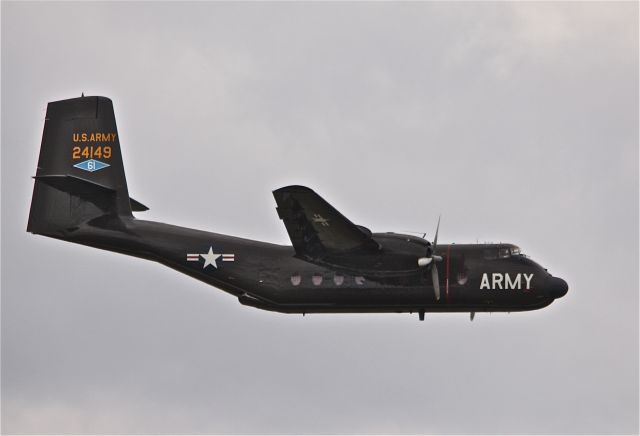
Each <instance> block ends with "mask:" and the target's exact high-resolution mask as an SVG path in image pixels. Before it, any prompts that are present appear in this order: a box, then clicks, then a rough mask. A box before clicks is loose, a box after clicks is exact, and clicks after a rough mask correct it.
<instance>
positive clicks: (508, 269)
mask: <svg viewBox="0 0 640 436" xmlns="http://www.w3.org/2000/svg"><path fill="white" fill-rule="evenodd" d="M273 195H274V197H275V201H276V203H277V208H276V210H277V212H278V216H279V217H280V219H282V221H284V225H285V226H286V228H287V232H288V233H289V236H290V238H291V243H292V244H293V246H282V245H275V244H269V243H266V242H259V241H252V240H248V239H242V238H237V237H233V236H228V235H222V234H217V233H210V232H205V231H201V230H194V229H188V228H184V227H177V226H173V225H168V224H163V223H158V222H151V221H143V220H140V219H136V218H134V216H133V213H132V212H142V211H145V210H147V209H148V208H147V207H146V206H144V205H142V204H141V203H139V202H138V201H136V200H134V199H133V198H131V197H129V192H128V189H127V183H126V180H125V174H124V167H123V164H122V157H121V154H120V138H119V137H118V131H117V129H116V122H115V116H114V111H113V105H112V103H111V100H109V99H108V98H105V97H84V96H83V97H79V98H72V99H69V100H62V101H56V102H51V103H49V105H48V107H47V115H46V120H45V124H44V132H43V137H42V144H41V148H40V158H39V161H38V170H37V173H36V176H35V185H34V189H33V198H32V202H31V211H30V214H29V223H28V226H27V231H28V232H31V233H37V234H41V235H45V236H49V237H53V238H58V239H62V240H65V241H70V242H75V243H78V244H84V245H89V246H92V247H96V248H101V249H104V250H110V251H115V252H117V253H122V254H128V255H131V256H137V257H141V258H144V259H149V260H154V261H157V262H160V263H162V264H163V265H166V266H168V267H170V268H173V269H175V270H177V271H179V272H182V273H184V274H187V275H190V276H191V277H194V278H196V279H198V280H201V281H203V282H205V283H208V284H210V285H212V286H215V287H217V288H219V289H222V290H224V291H226V292H228V293H230V294H232V295H234V296H235V297H237V298H238V300H239V301H240V303H242V304H245V305H248V306H253V307H257V308H260V309H266V310H271V311H277V312H284V313H301V314H306V313H338V312H343V313H344V312H398V313H400V312H409V313H413V312H417V313H418V314H419V318H420V320H423V319H424V314H425V312H469V313H470V314H471V319H473V316H474V314H475V312H499V311H500V312H513V311H524V310H534V309H540V308H542V307H545V306H547V305H549V304H551V303H552V302H553V301H554V300H555V299H556V298H560V297H562V296H563V295H565V294H566V292H567V289H568V287H567V283H566V282H565V281H564V280H562V279H560V278H557V277H553V276H551V275H550V274H549V273H548V272H547V270H546V269H545V268H543V267H541V266H540V265H538V264H537V263H535V262H534V261H533V260H531V259H530V258H529V257H527V256H525V255H524V254H523V253H522V252H521V251H520V249H519V248H518V247H517V246H515V245H512V244H449V245H445V244H438V242H437V241H438V228H439V225H440V222H439V221H438V227H437V228H436V232H435V236H434V239H433V242H429V241H427V240H425V239H423V238H420V237H417V236H411V235H405V234H398V233H372V232H371V231H369V229H367V228H366V227H363V226H360V225H356V224H354V223H352V222H351V221H349V219H347V218H346V217H345V216H344V215H342V214H341V213H340V212H338V211H337V210H336V209H335V208H333V207H332V206H331V205H330V204H329V203H327V202H326V201H325V200H324V199H323V198H322V197H320V196H319V195H318V194H316V193H315V192H314V191H312V190H311V189H309V188H306V187H304V186H285V187H283V188H280V189H277V190H275V191H273Z"/></svg>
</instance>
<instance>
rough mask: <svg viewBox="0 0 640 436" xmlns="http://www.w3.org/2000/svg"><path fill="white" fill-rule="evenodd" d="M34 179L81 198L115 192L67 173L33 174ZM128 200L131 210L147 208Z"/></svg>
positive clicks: (137, 210) (142, 210)
mask: <svg viewBox="0 0 640 436" xmlns="http://www.w3.org/2000/svg"><path fill="white" fill-rule="evenodd" d="M34 179H36V180H38V181H41V182H44V183H46V184H47V185H49V186H52V187H54V188H56V189H57V190H59V191H63V192H67V193H69V194H72V195H75V196H77V197H81V198H82V197H87V199H89V200H90V199H91V195H100V194H103V195H113V194H115V193H116V190H115V189H112V188H109V187H108V186H104V185H101V184H100V183H96V182H92V181H90V180H86V179H83V178H82V177H76V176H71V175H68V174H65V175H46V176H35V177H34ZM129 202H130V203H131V210H132V211H133V212H144V211H147V210H149V208H148V207H147V206H145V205H144V204H142V203H140V202H139V201H137V200H135V199H133V198H129Z"/></svg>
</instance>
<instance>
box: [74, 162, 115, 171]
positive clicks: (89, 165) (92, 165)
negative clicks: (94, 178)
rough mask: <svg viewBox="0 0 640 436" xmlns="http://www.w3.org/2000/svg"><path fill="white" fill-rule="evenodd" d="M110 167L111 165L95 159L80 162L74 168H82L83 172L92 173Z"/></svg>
mask: <svg viewBox="0 0 640 436" xmlns="http://www.w3.org/2000/svg"><path fill="white" fill-rule="evenodd" d="M108 166H109V164H106V163H104V162H100V161H99V160H95V159H89V160H85V161H84V162H80V163H78V164H75V165H74V167H76V168H80V169H81V170H85V171H89V172H90V173H92V172H94V171H98V170H101V169H102V168H106V167H108Z"/></svg>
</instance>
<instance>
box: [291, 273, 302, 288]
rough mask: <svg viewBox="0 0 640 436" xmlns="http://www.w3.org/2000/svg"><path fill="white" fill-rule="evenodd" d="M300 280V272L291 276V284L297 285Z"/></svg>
mask: <svg viewBox="0 0 640 436" xmlns="http://www.w3.org/2000/svg"><path fill="white" fill-rule="evenodd" d="M301 282H302V277H301V276H300V274H294V275H292V276H291V284H292V285H293V286H298V285H299V284H300V283H301Z"/></svg>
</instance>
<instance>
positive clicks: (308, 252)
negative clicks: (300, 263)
mask: <svg viewBox="0 0 640 436" xmlns="http://www.w3.org/2000/svg"><path fill="white" fill-rule="evenodd" d="M273 196H274V198H275V200H276V203H277V204H278V207H277V208H276V210H277V211H278V216H279V217H280V219H281V220H282V221H284V225H285V227H286V228H287V232H288V233H289V237H290V238H291V243H292V244H293V247H294V249H295V250H296V255H298V256H300V257H306V258H311V259H316V258H320V257H323V256H325V255H331V254H338V253H344V252H346V251H352V250H363V249H364V250H379V249H380V246H379V245H378V243H377V242H375V241H374V240H373V239H372V238H371V232H370V231H369V230H368V229H366V228H365V227H362V226H358V225H356V224H354V223H352V222H351V221H349V219H347V218H346V217H345V216H344V215H342V214H341V213H340V212H338V211H337V210H336V209H335V208H334V207H333V206H331V205H330V204H329V203H327V202H326V201H325V200H324V199H323V198H322V197H320V196H319V195H318V194H316V193H315V192H314V191H313V190H311V189H309V188H307V187H305V186H296V185H293V186H285V187H283V188H280V189H277V190H275V191H273Z"/></svg>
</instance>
